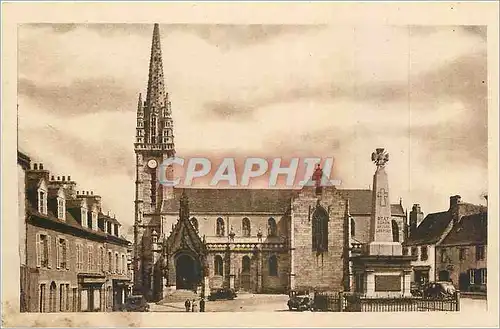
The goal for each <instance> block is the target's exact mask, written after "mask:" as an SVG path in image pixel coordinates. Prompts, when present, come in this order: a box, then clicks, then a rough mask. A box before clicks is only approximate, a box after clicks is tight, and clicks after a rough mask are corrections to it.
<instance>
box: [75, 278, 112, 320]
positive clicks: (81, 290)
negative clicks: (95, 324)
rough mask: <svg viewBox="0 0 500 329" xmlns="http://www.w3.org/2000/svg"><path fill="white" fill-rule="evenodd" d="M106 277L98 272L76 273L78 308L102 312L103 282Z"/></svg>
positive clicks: (103, 309)
mask: <svg viewBox="0 0 500 329" xmlns="http://www.w3.org/2000/svg"><path fill="white" fill-rule="evenodd" d="M105 282H106V277H105V276H104V275H98V274H78V294H79V303H78V304H79V310H80V311H81V312H104V311H105V308H104V296H103V295H104V290H103V287H104V283H105Z"/></svg>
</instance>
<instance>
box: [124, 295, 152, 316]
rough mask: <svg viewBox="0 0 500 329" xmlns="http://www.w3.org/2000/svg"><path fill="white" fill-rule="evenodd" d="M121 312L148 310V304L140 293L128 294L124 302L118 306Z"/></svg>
mask: <svg viewBox="0 0 500 329" xmlns="http://www.w3.org/2000/svg"><path fill="white" fill-rule="evenodd" d="M118 311H121V312H149V304H148V303H147V302H146V299H145V298H144V296H142V295H132V296H128V297H127V299H126V300H125V303H123V304H122V305H120V306H119V307H118Z"/></svg>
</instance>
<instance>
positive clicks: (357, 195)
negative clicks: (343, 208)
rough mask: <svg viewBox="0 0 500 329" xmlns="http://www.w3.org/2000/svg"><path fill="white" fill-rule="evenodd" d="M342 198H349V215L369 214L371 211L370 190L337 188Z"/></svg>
mask: <svg viewBox="0 0 500 329" xmlns="http://www.w3.org/2000/svg"><path fill="white" fill-rule="evenodd" d="M338 192H339V193H340V195H342V197H343V198H344V199H348V200H349V213H350V214H351V215H370V214H371V213H372V191H371V190H355V189H348V190H338Z"/></svg>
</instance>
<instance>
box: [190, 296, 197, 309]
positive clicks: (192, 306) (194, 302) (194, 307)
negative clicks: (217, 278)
mask: <svg viewBox="0 0 500 329" xmlns="http://www.w3.org/2000/svg"><path fill="white" fill-rule="evenodd" d="M197 311H198V309H197V308H196V300H195V299H194V298H193V301H192V302H191V312H197Z"/></svg>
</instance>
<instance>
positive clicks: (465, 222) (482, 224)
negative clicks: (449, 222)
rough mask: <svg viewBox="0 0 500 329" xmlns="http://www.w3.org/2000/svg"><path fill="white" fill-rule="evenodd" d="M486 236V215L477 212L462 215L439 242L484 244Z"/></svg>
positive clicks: (444, 243) (446, 243)
mask: <svg viewBox="0 0 500 329" xmlns="http://www.w3.org/2000/svg"><path fill="white" fill-rule="evenodd" d="M487 238H488V215H487V213H479V214H474V215H469V216H464V217H462V219H461V220H460V222H458V224H456V225H455V226H454V227H453V229H452V230H451V231H450V233H448V235H447V236H446V237H445V238H444V240H443V242H442V243H441V245H442V246H444V245H472V244H486V242H487Z"/></svg>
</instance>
